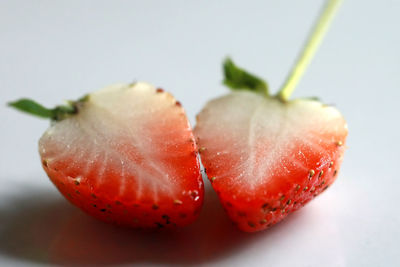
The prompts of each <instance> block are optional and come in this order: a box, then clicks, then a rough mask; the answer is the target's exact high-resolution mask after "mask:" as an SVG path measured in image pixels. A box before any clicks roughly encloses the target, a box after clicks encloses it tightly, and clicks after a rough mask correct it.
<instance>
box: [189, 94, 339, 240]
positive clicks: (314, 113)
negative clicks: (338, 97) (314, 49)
mask: <svg viewBox="0 0 400 267" xmlns="http://www.w3.org/2000/svg"><path fill="white" fill-rule="evenodd" d="M194 132H195V136H196V138H197V142H198V145H199V150H200V152H201V159H202V162H203V165H204V167H205V168H206V172H207V175H208V177H209V179H210V181H211V183H212V186H213V188H214V190H215V191H216V192H217V194H218V196H219V198H220V200H221V203H222V205H223V206H224V208H225V210H226V211H227V213H228V216H229V217H230V218H231V219H232V221H233V222H234V223H235V224H237V226H238V227H239V229H241V230H243V231H246V232H254V231H259V230H262V229H265V228H268V227H270V226H271V225H273V224H275V223H277V222H279V221H281V220H282V219H284V218H285V217H286V216H287V215H288V214H290V213H291V212H293V211H295V210H297V209H299V208H301V207H302V206H304V205H305V204H306V203H307V202H309V201H310V200H311V199H313V198H314V197H316V196H317V195H319V194H320V193H321V192H323V191H324V190H325V189H327V188H328V187H329V186H330V185H331V184H332V183H333V182H334V180H335V179H336V177H337V173H338V170H339V167H340V164H341V161H342V156H343V153H344V149H345V140H346V136H347V125H346V122H345V120H344V119H343V117H342V116H341V114H340V113H339V111H337V110H336V109H335V108H334V107H330V106H327V105H323V104H322V103H320V102H318V101H314V100H306V99H298V100H293V101H289V102H282V101H280V100H278V99H277V98H274V97H265V96H262V95H260V94H257V93H253V92H249V91H237V92H233V93H231V94H229V95H226V96H223V97H220V98H217V99H215V100H212V101H210V102H209V103H208V104H207V105H206V107H205V108H204V109H203V110H202V111H201V112H200V113H199V115H198V116H197V125H196V128H195V130H194Z"/></svg>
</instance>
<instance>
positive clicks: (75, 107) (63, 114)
mask: <svg viewBox="0 0 400 267" xmlns="http://www.w3.org/2000/svg"><path fill="white" fill-rule="evenodd" d="M88 99H89V95H86V96H84V97H82V98H80V99H78V100H77V101H67V103H66V104H65V105H60V106H56V107H55V108H52V109H49V108H46V107H44V106H42V105H41V104H39V103H37V102H35V101H33V100H31V99H27V98H23V99H19V100H17V101H14V102H9V103H8V105H9V106H10V107H13V108H15V109H17V110H19V111H22V112H26V113H28V114H31V115H34V116H37V117H40V118H46V119H51V120H52V121H61V120H63V119H65V118H68V117H70V116H72V115H74V114H77V113H78V111H79V106H80V105H81V104H82V103H84V102H86V101H88Z"/></svg>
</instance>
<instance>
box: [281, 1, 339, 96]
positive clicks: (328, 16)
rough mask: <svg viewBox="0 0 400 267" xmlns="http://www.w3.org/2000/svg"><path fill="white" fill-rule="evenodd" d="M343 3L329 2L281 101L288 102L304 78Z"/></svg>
mask: <svg viewBox="0 0 400 267" xmlns="http://www.w3.org/2000/svg"><path fill="white" fill-rule="evenodd" d="M341 2H342V0H328V1H327V3H326V5H325V8H324V11H323V12H322V14H321V16H320V17H319V19H318V21H317V23H316V24H315V26H314V29H313V31H312V33H311V35H310V36H309V38H308V40H307V42H306V44H305V46H304V48H303V50H302V52H301V54H300V56H299V58H298V59H297V62H296V64H295V65H294V67H293V68H292V71H291V72H290V74H289V76H288V77H287V78H286V81H285V83H284V84H283V86H282V88H281V90H280V91H279V93H278V95H277V97H278V98H279V99H280V100H281V101H283V102H286V101H287V100H288V99H289V97H290V95H291V94H292V93H293V91H294V88H295V87H296V86H297V84H298V83H299V81H300V78H301V77H302V76H303V74H304V72H305V70H306V69H307V66H308V64H309V63H310V61H311V59H312V58H313V56H314V55H315V52H316V51H317V49H318V46H319V44H320V43H321V41H322V39H323V37H324V35H325V33H326V31H327V29H328V27H329V24H330V22H331V21H332V19H333V17H334V15H335V12H336V10H337V9H338V7H339V5H340V3H341Z"/></svg>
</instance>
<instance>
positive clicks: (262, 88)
mask: <svg viewBox="0 0 400 267" xmlns="http://www.w3.org/2000/svg"><path fill="white" fill-rule="evenodd" d="M223 70H224V76H225V79H224V81H223V83H224V84H225V85H226V86H228V87H229V88H231V89H232V90H249V91H254V92H258V93H261V94H265V95H267V96H268V95H269V93H268V84H267V83H266V82H265V81H264V80H262V79H261V78H259V77H257V76H255V75H253V74H251V73H249V72H247V71H245V70H244V69H242V68H239V67H238V66H236V65H235V63H233V61H232V59H230V58H227V59H226V60H225V61H224V65H223Z"/></svg>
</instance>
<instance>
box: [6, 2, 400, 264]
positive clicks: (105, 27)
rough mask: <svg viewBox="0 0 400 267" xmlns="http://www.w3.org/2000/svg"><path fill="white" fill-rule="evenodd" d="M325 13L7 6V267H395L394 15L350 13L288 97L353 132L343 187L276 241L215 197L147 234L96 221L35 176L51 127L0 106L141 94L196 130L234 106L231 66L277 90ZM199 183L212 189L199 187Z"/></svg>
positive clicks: (164, 5)
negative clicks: (322, 107)
mask: <svg viewBox="0 0 400 267" xmlns="http://www.w3.org/2000/svg"><path fill="white" fill-rule="evenodd" d="M322 3H323V1H321V0H307V1H306V0H303V1H289V0H285V1H272V0H268V1H261V0H260V1H232V0H219V1H211V0H210V1H188V0H181V1H177V0H170V1H161V0H159V1H155V0H150V1H149V0H147V1H77V0H75V1H50V0H48V1H11V0H10V1H8V0H1V1H0V102H1V103H0V116H1V117H0V118H1V131H0V136H1V138H0V142H1V143H0V182H1V183H0V266H9V265H13V266H18V265H21V266H25V265H42V264H67V265H72V264H74V263H78V264H88V265H102V264H104V265H118V264H121V265H130V264H138V265H141V266H142V265H143V264H147V265H169V264H181V265H197V264H199V265H201V264H202V265H219V266H400V255H399V252H400V245H399V240H400V230H399V229H400V214H399V207H398V202H399V201H400V197H399V195H400V194H399V190H400V182H399V181H400V177H399V175H398V166H399V165H400V163H399V160H400V157H399V151H400V145H399V139H400V127H399V123H400V120H399V115H400V112H399V98H400V34H399V32H400V31H399V26H400V16H399V14H400V1H398V0H391V1H390V0H385V1H372V0H371V1H366V0H347V1H345V2H344V4H343V6H342V9H341V10H340V11H339V13H338V16H337V17H336V19H335V21H334V24H333V26H332V27H331V30H330V32H329V33H328V35H327V37H326V39H325V41H324V43H323V44H322V46H321V48H320V50H319V52H318V54H317V57H316V58H315V60H314V61H313V62H312V64H311V65H310V67H309V69H308V71H307V73H306V75H305V77H304V79H303V80H302V81H301V83H300V85H299V86H298V88H297V90H296V92H295V94H294V97H296V96H297V97H298V96H319V97H320V98H321V99H322V101H324V102H326V103H329V104H335V105H336V106H337V107H338V109H339V110H341V111H342V113H343V114H344V116H345V118H346V119H347V121H348V125H349V137H348V150H347V151H346V154H345V159H344V163H343V166H342V170H341V172H340V175H339V178H338V180H337V182H336V183H335V184H334V186H332V187H331V188H330V189H329V190H328V191H327V192H326V193H324V194H322V195H321V196H320V197H318V198H317V199H316V200H315V201H313V202H312V203H310V204H309V205H308V206H306V207H305V208H303V209H302V210H301V211H299V212H297V213H295V214H293V215H292V216H290V217H289V218H288V219H287V220H286V221H284V222H282V223H280V224H278V225H276V226H275V227H273V228H272V229H270V230H268V231H264V232H260V233H256V234H245V233H241V232H239V231H237V230H236V229H235V228H234V227H233V226H231V225H230V223H229V221H228V219H227V218H226V216H225V214H224V212H223V211H222V208H221V207H220V205H219V203H218V201H217V200H216V197H215V195H214V193H213V192H212V191H208V192H207V195H206V203H205V206H204V209H203V211H202V214H201V217H200V219H199V220H198V221H197V222H196V223H194V224H193V225H191V226H189V227H187V228H185V229H182V230H180V231H177V232H161V233H143V232H138V231H134V230H121V229H117V228H115V227H112V226H109V225H106V224H103V223H101V222H97V221H95V220H94V219H92V218H90V217H88V216H86V215H85V214H83V213H82V212H81V211H80V210H78V209H76V208H75V207H73V206H71V205H70V204H69V203H67V202H66V201H65V200H64V199H62V198H61V196H59V194H58V193H57V192H56V190H55V188H54V187H53V186H52V184H51V183H50V182H49V180H48V178H47V177H46V175H45V173H44V171H43V170H42V169H41V166H40V161H39V157H38V153H37V141H38V139H39V138H40V136H41V134H42V133H43V132H44V130H45V129H46V127H47V126H48V122H47V121H45V120H39V119H36V118H33V117H29V116H26V115H24V114H21V113H18V112H16V111H14V110H11V109H10V108H7V107H6V106H5V103H6V102H7V101H10V100H15V99H17V98H20V97H23V96H29V97H32V98H34V99H36V100H38V101H39V102H41V103H43V104H45V105H47V106H53V105H55V104H59V103H61V101H62V100H64V99H76V98H78V97H80V96H82V95H84V94H85V93H86V92H89V91H93V90H96V89H98V88H101V87H104V86H106V85H109V84H112V83H115V82H131V81H134V80H141V81H148V82H151V83H153V84H155V85H157V86H160V87H163V88H164V89H166V90H168V91H170V92H172V93H173V94H174V95H175V96H176V98H177V99H179V100H180V101H181V102H182V103H183V105H184V107H185V108H186V110H187V113H188V116H189V118H190V120H191V122H192V123H194V116H195V114H196V113H197V112H199V111H200V109H201V108H202V106H203V105H204V104H205V103H206V101H207V100H209V99H211V98H213V97H215V96H219V95H221V94H225V93H227V92H228V91H227V89H225V88H224V87H223V86H222V85H221V83H220V81H221V78H222V74H221V61H222V59H223V58H224V57H225V56H226V55H231V56H232V57H233V58H234V60H235V61H236V62H237V63H238V64H239V65H242V66H244V67H246V68H247V69H249V70H251V71H253V72H254V73H257V74H259V75H261V76H264V77H266V78H267V80H268V81H269V84H270V85H271V88H272V89H273V90H276V88H278V87H279V86H280V85H281V83H282V81H283V80H284V78H285V76H286V74H287V72H288V70H289V69H290V66H291V64H292V63H293V61H294V59H295V58H296V55H297V52H298V51H299V49H300V47H301V44H302V43H303V40H304V39H305V36H306V35H307V33H308V30H309V29H310V27H311V25H312V22H313V21H314V19H315V17H316V14H317V13H318V11H319V9H320V7H321V4H322ZM206 184H208V182H207V181H206Z"/></svg>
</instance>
